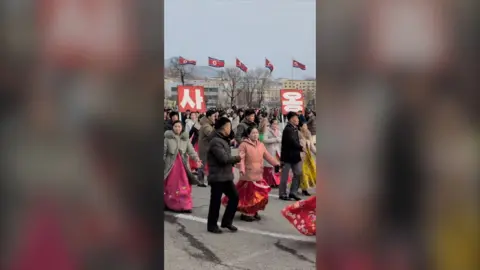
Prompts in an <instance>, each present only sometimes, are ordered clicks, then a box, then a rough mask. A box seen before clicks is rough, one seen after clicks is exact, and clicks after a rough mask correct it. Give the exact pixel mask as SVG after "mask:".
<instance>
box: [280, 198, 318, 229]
mask: <svg viewBox="0 0 480 270" xmlns="http://www.w3.org/2000/svg"><path fill="white" fill-rule="evenodd" d="M316 211H317V197H316V196H312V197H310V198H308V199H306V200H303V201H299V202H296V203H294V204H291V205H289V206H287V207H285V208H284V209H283V210H282V215H283V216H284V217H285V218H286V219H287V220H288V221H289V222H290V223H291V224H292V225H293V226H294V227H295V229H297V230H298V231H299V232H300V233H301V234H304V235H308V236H313V235H315V234H316V232H317V227H316V221H317V213H316Z"/></svg>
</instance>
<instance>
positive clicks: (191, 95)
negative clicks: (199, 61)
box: [178, 85, 207, 113]
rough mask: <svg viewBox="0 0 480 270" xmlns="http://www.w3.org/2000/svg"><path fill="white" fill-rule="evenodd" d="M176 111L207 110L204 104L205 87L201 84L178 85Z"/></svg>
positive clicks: (202, 111)
mask: <svg viewBox="0 0 480 270" xmlns="http://www.w3.org/2000/svg"><path fill="white" fill-rule="evenodd" d="M178 111H179V112H186V111H191V112H200V113H204V112H206V111H207V105H206V104H205V89H204V88H203V86H184V85H179V86H178Z"/></svg>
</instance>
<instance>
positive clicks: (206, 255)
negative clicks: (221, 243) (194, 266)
mask: <svg viewBox="0 0 480 270" xmlns="http://www.w3.org/2000/svg"><path fill="white" fill-rule="evenodd" d="M165 221H167V222H169V223H171V224H176V225H178V226H179V229H178V230H177V232H178V233H179V234H180V235H182V236H183V237H185V238H186V239H187V241H188V242H189V243H190V244H191V246H192V247H193V248H195V249H197V250H199V251H200V252H201V255H199V254H196V253H193V252H190V251H188V250H187V249H183V250H184V251H185V252H187V253H188V254H189V255H190V256H192V257H194V258H197V259H201V260H204V261H209V262H212V263H216V264H222V260H220V258H218V257H217V255H216V254H215V253H214V252H213V251H211V250H210V249H209V248H208V247H206V246H205V244H204V243H202V242H201V241H199V240H198V239H196V238H195V236H193V235H192V234H190V233H189V232H187V229H186V227H185V225H183V224H181V223H180V222H178V219H177V218H176V217H174V216H169V215H165Z"/></svg>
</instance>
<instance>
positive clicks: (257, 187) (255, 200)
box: [222, 180, 271, 216]
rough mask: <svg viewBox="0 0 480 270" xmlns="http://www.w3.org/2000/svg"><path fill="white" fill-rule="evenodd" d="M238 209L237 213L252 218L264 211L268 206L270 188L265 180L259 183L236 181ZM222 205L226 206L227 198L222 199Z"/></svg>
mask: <svg viewBox="0 0 480 270" xmlns="http://www.w3.org/2000/svg"><path fill="white" fill-rule="evenodd" d="M236 187H237V191H238V197H239V201H238V208H237V211H238V212H240V213H242V214H244V215H247V216H254V215H255V214H256V213H257V212H258V211H262V210H265V207H266V206H267V204H268V193H269V192H270V190H271V188H270V186H268V184H267V182H265V180H260V181H245V180H240V181H238V183H237V185H236ZM222 203H223V205H225V206H226V205H227V203H228V197H226V196H224V197H223V199H222Z"/></svg>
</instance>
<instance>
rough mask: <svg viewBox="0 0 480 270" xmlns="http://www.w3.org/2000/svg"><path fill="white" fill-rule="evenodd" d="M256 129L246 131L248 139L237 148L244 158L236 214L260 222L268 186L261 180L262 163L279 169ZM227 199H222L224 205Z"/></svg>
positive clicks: (276, 161) (238, 186)
mask: <svg viewBox="0 0 480 270" xmlns="http://www.w3.org/2000/svg"><path fill="white" fill-rule="evenodd" d="M258 135H259V133H258V130H257V128H256V127H249V128H248V129H247V136H248V138H246V139H244V140H243V142H242V143H241V144H240V146H239V151H240V152H243V153H245V157H244V158H243V159H242V161H241V162H240V164H239V170H240V180H239V181H238V182H237V185H236V187H237V191H238V196H239V202H238V212H240V213H242V215H241V219H242V220H244V221H248V222H251V221H254V220H260V216H259V214H258V211H261V210H264V209H265V207H266V206H267V204H268V193H269V192H270V189H271V188H270V186H269V185H268V184H267V182H266V181H265V180H264V179H263V161H264V160H267V161H268V162H269V163H270V164H272V165H274V166H276V167H277V170H278V169H279V167H280V163H279V162H278V160H276V159H275V158H274V157H273V156H272V155H270V154H269V153H268V151H267V149H266V148H265V145H263V143H261V142H260V141H259V140H258ZM227 202H228V198H227V197H224V198H223V204H224V205H226V204H227Z"/></svg>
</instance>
